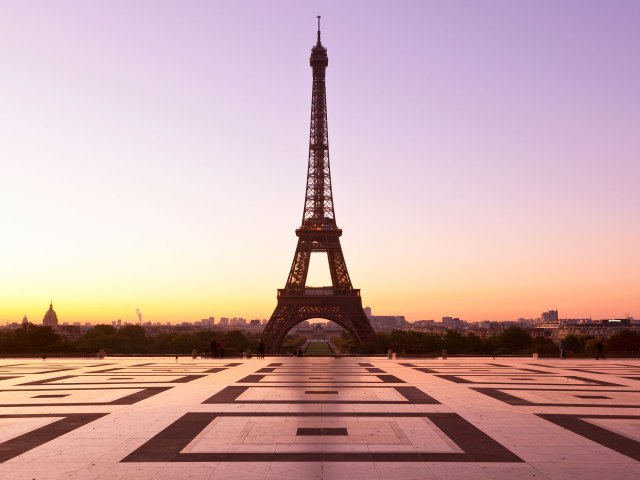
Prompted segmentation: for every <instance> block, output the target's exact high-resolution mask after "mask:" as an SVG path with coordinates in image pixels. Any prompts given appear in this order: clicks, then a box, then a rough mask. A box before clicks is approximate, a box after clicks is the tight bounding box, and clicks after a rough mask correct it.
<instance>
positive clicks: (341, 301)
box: [262, 290, 376, 353]
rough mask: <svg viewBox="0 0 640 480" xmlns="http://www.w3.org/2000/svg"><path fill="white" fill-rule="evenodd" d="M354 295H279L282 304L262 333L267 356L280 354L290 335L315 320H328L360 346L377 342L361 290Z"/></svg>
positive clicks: (279, 304)
mask: <svg viewBox="0 0 640 480" xmlns="http://www.w3.org/2000/svg"><path fill="white" fill-rule="evenodd" d="M349 293H351V294H350V295H310V294H306V295H304V294H303V295H292V294H287V293H284V292H283V291H282V290H279V291H278V304H277V305H276V309H275V310H274V312H273V314H272V315H271V318H270V319H269V322H268V323H267V325H266V326H265V328H264V332H263V333H262V341H263V342H264V344H265V350H266V352H267V353H278V351H279V350H280V346H281V345H282V341H283V340H284V337H285V336H286V335H287V332H288V331H289V330H291V329H292V328H293V327H294V326H295V325H297V324H298V323H300V322H303V321H305V320H309V319H311V318H325V319H327V320H331V321H332V322H335V323H337V324H338V325H340V326H341V327H342V328H344V329H345V330H347V331H348V332H349V333H350V334H351V335H353V338H354V339H355V340H356V342H357V343H358V345H362V344H363V343H364V342H367V341H372V340H375V338H376V333H375V331H374V330H373V327H372V326H371V323H370V322H369V319H368V318H367V316H366V315H365V313H364V310H363V309H362V299H361V298H360V295H359V290H358V291H356V290H351V291H350V292H349Z"/></svg>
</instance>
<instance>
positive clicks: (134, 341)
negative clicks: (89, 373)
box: [0, 324, 258, 355]
mask: <svg viewBox="0 0 640 480" xmlns="http://www.w3.org/2000/svg"><path fill="white" fill-rule="evenodd" d="M212 340H216V341H217V342H220V341H224V346H225V348H226V349H230V350H236V351H238V352H241V351H244V350H246V349H247V348H252V347H253V349H254V350H255V345H257V342H258V338H257V337H254V338H252V337H248V336H247V335H245V334H244V333H242V332H240V331H239V330H232V331H228V332H217V331H211V330H201V331H198V332H194V333H184V332H176V333H160V334H158V335H155V336H148V335H147V333H146V331H145V329H144V328H142V327H140V326H138V325H126V326H123V327H120V328H118V329H117V328H116V327H113V326H111V325H96V326H94V327H93V328H91V329H90V330H88V331H87V332H86V333H85V334H84V335H82V336H81V337H80V338H78V339H75V340H64V339H63V338H62V337H61V336H60V335H59V334H58V333H57V332H55V331H54V330H53V329H52V328H51V327H45V326H40V325H33V324H27V325H23V326H22V327H21V328H18V329H16V330H5V331H2V332H0V352H2V353H5V354H7V353H8V354H18V353H34V354H46V353H67V354H95V353H96V352H98V351H100V350H102V349H104V350H105V351H106V352H107V353H111V354H142V355H145V354H146V355H154V354H187V353H191V352H192V351H193V350H194V349H195V350H196V351H198V352H201V353H202V352H208V351H209V350H210V345H211V341H212Z"/></svg>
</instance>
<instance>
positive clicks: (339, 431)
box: [296, 428, 347, 437]
mask: <svg viewBox="0 0 640 480" xmlns="http://www.w3.org/2000/svg"><path fill="white" fill-rule="evenodd" d="M332 435H333V436H346V435H347V429H346V428H298V430H297V431H296V436H301V437H302V436H305V437H309V436H313V437H315V436H332Z"/></svg>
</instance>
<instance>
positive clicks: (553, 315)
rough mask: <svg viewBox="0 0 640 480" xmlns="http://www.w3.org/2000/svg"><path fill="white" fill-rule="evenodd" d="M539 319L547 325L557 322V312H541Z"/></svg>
mask: <svg viewBox="0 0 640 480" xmlns="http://www.w3.org/2000/svg"><path fill="white" fill-rule="evenodd" d="M540 319H541V320H542V321H543V322H547V323H556V322H557V321H558V310H549V311H548V312H542V315H540Z"/></svg>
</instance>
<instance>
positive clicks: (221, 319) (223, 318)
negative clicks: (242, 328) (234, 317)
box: [218, 317, 229, 327]
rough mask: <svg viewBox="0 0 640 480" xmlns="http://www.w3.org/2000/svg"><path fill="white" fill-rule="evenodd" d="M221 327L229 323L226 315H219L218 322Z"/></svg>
mask: <svg viewBox="0 0 640 480" xmlns="http://www.w3.org/2000/svg"><path fill="white" fill-rule="evenodd" d="M218 325H220V326H221V327H226V326H228V325H229V319H228V318H227V317H220V323H219V324H218Z"/></svg>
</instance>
